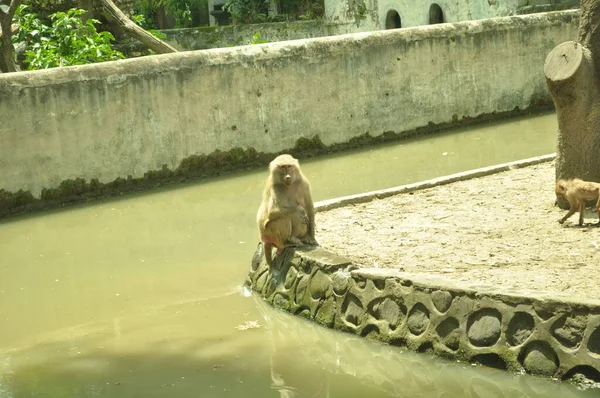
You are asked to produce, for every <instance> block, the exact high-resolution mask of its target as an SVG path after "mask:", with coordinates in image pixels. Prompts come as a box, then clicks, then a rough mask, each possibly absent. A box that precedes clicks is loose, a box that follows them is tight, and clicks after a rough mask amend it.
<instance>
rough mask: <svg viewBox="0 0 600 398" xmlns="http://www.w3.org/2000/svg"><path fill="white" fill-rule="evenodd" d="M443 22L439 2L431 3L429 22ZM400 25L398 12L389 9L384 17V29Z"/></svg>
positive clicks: (396, 27)
mask: <svg viewBox="0 0 600 398" xmlns="http://www.w3.org/2000/svg"><path fill="white" fill-rule="evenodd" d="M443 22H444V12H443V11H442V7H440V5H439V4H437V3H433V4H432V5H431V6H430V7H429V24H431V25H433V24H436V23H443ZM401 27H402V19H401V18H400V14H398V11H396V10H393V9H392V10H389V11H388V12H387V15H386V17H385V28H386V29H398V28H401Z"/></svg>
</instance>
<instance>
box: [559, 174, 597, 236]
mask: <svg viewBox="0 0 600 398" xmlns="http://www.w3.org/2000/svg"><path fill="white" fill-rule="evenodd" d="M555 191H556V196H557V197H562V198H563V199H566V200H567V202H569V205H571V208H570V209H569V211H568V212H567V214H565V216H564V217H563V218H561V219H560V220H558V222H559V223H561V224H562V223H564V222H565V221H566V219H567V218H569V217H571V216H572V215H573V214H574V213H575V212H576V211H579V225H580V226H581V225H582V224H583V212H584V210H585V205H586V202H587V201H588V200H595V201H596V211H597V212H598V225H600V184H599V183H597V182H589V181H583V180H581V179H579V178H575V179H572V180H558V181H556V187H555Z"/></svg>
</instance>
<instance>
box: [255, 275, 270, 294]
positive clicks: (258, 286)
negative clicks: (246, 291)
mask: <svg viewBox="0 0 600 398" xmlns="http://www.w3.org/2000/svg"><path fill="white" fill-rule="evenodd" d="M268 277H269V273H268V272H263V273H262V274H261V275H260V276H259V277H258V278H257V279H256V283H255V285H254V290H255V291H257V292H261V293H262V292H263V289H264V288H265V284H266V283H267V278H268Z"/></svg>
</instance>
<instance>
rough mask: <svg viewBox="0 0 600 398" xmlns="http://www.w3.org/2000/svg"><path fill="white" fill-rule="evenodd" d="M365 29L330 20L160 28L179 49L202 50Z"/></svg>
mask: <svg viewBox="0 0 600 398" xmlns="http://www.w3.org/2000/svg"><path fill="white" fill-rule="evenodd" d="M361 31H365V30H364V29H363V30H361V28H360V26H359V27H357V26H356V24H352V23H330V22H326V21H323V20H319V21H295V22H277V23H264V24H252V25H228V26H214V27H213V26H207V27H200V28H188V29H169V30H163V31H161V32H162V33H164V34H165V35H166V36H167V37H166V38H165V39H164V40H165V41H167V42H168V43H169V44H171V45H172V46H174V47H175V48H177V49H179V50H182V51H184V50H203V49H208V48H222V47H232V46H242V45H245V44H249V43H251V42H252V41H253V40H254V35H255V34H257V33H258V34H259V35H260V36H259V39H260V40H264V41H266V42H276V41H286V40H299V39H308V38H313V37H325V36H336V35H342V34H347V33H356V32H361Z"/></svg>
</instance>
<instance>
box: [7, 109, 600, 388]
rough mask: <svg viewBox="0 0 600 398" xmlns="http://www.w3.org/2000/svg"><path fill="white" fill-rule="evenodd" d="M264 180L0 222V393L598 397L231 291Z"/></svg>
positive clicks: (452, 164) (511, 154)
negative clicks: (315, 319) (356, 332)
mask: <svg viewBox="0 0 600 398" xmlns="http://www.w3.org/2000/svg"><path fill="white" fill-rule="evenodd" d="M555 131H556V119H555V116H554V115H545V116H538V117H533V118H523V119H516V120H514V121H511V122H510V123H501V124H493V125H485V126H478V127H475V128H470V129H464V130H461V131H458V132H455V133H452V134H444V135H441V136H433V137H428V138H425V139H420V140H411V141H409V142H401V143H397V144H392V145H387V146H384V147H379V148H371V149H368V150H364V151H354V152H351V153H345V154H338V155H335V156H332V157H327V158H319V159H313V160H310V161H306V162H303V170H304V172H305V174H306V175H307V176H308V177H309V178H310V179H311V182H312V185H313V191H314V196H315V199H316V200H321V199H327V198H331V197H336V196H341V195H348V194H353V193H358V192H362V191H366V190H373V189H380V188H386V187H390V186H394V185H400V184H405V183H408V182H414V181H418V180H423V179H427V178H432V177H435V176H439V175H445V174H450V173H454V172H457V171H462V170H467V169H470V168H474V167H481V166H485V165H491V164H496V163H501V162H506V161H511V160H515V159H520V158H524V157H530V156H536V155H542V154H546V153H550V152H553V151H554V142H555ZM264 177H265V171H264V170H259V171H256V172H251V173H241V174H237V175H234V176H230V177H227V178H220V179H212V180H207V181H205V182H201V183H197V184H193V185H188V186H185V187H180V188H177V189H170V190H162V191H158V192H153V193H149V194H144V195H137V196H134V197H129V198H126V199H123V200H114V201H108V202H104V203H96V204H93V205H88V206H85V207H84V206H78V207H71V208H68V209H67V210H62V211H52V212H46V213H40V214H35V215H32V216H28V217H20V218H13V219H10V220H5V221H4V222H0V322H1V323H0V325H1V327H0V397H1V398H9V397H10V398H16V397H67V398H68V397H174V398H178V397H216V398H222V397H250V398H255V397H302V398H309V397H440V398H450V397H457V398H458V397H588V396H589V397H591V396H597V395H598V392H597V391H589V390H588V391H579V390H576V389H575V388H574V387H571V386H568V385H565V384H557V383H552V382H548V381H544V380H540V379H536V378H532V377H529V376H515V375H511V374H508V373H506V372H502V371H497V370H494V369H489V368H480V367H471V366H469V365H465V364H460V363H454V362H448V361H443V360H440V359H435V358H431V357H429V356H427V355H423V354H414V353H410V352H401V350H400V349H397V348H391V347H388V346H385V345H381V344H377V343H370V342H368V341H364V340H362V339H359V338H356V337H354V336H351V335H347V334H342V333H338V332H332V331H330V330H327V329H324V328H322V327H319V326H315V325H313V324H310V323H308V322H306V321H304V320H302V319H298V318H297V317H292V316H289V315H287V314H284V313H280V312H278V311H274V310H272V309H271V308H270V307H267V306H265V305H264V304H263V303H262V302H261V301H260V300H257V299H255V298H254V297H248V296H247V295H244V294H243V293H242V289H241V288H240V284H241V283H243V281H244V280H245V277H246V272H247V269H248V266H249V261H250V258H251V257H252V254H253V251H254V248H255V247H256V243H257V236H256V231H255V225H254V214H255V211H256V209H257V207H258V204H259V202H260V195H261V190H262V185H263V180H264ZM317 221H318V215H317ZM252 321H256V322H257V324H258V325H259V326H260V327H259V328H251V329H248V330H239V329H237V328H236V327H238V326H240V325H252V323H247V322H252Z"/></svg>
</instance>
